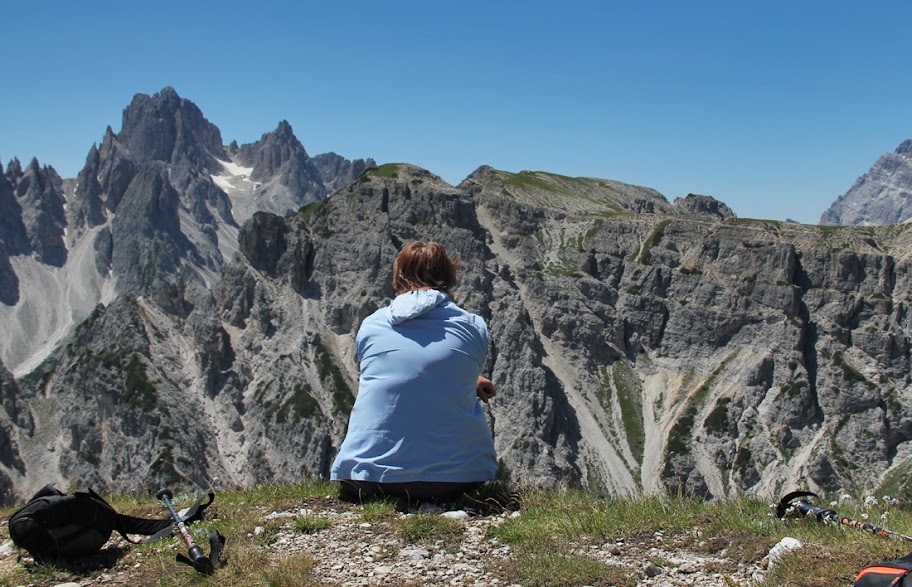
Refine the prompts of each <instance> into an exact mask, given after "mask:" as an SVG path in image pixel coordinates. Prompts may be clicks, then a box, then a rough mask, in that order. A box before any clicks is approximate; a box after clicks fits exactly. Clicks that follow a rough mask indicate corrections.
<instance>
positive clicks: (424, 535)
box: [396, 514, 464, 544]
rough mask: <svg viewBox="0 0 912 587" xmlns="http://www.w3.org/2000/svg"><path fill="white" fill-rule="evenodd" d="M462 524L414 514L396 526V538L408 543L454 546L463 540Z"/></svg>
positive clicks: (442, 518) (432, 515)
mask: <svg viewBox="0 0 912 587" xmlns="http://www.w3.org/2000/svg"><path fill="white" fill-rule="evenodd" d="M463 531H464V528H463V525H462V523H461V522H458V521H456V520H452V519H450V518H445V517H443V516H441V515H438V514H414V515H411V516H407V517H405V518H402V519H401V520H399V521H398V523H397V524H396V536H398V537H399V538H401V539H402V540H404V541H406V542H414V543H425V544H427V543H431V544H432V543H435V542H443V543H445V544H453V543H455V542H457V541H458V540H460V539H461V538H462V534H463Z"/></svg>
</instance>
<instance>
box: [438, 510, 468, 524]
mask: <svg viewBox="0 0 912 587" xmlns="http://www.w3.org/2000/svg"><path fill="white" fill-rule="evenodd" d="M440 515H441V516H443V517H444V518H449V519H451V520H459V521H460V522H465V521H466V520H468V519H469V514H467V513H466V512H464V511H462V510H455V511H452V512H443V513H442V514H440Z"/></svg>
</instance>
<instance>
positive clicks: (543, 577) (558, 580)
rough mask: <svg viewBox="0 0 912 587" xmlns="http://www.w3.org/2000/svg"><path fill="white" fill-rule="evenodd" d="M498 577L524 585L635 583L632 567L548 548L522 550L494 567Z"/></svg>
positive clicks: (617, 586)
mask: <svg viewBox="0 0 912 587" xmlns="http://www.w3.org/2000/svg"><path fill="white" fill-rule="evenodd" d="M496 573H497V575H499V577H500V578H501V580H504V581H506V582H507V583H508V584H509V583H515V584H519V585H522V586H523V587H568V586H574V585H596V584H598V585H612V586H613V587H635V585H636V584H637V580H636V577H635V576H634V574H633V572H632V571H631V569H626V568H625V569H621V568H618V567H614V566H609V565H607V564H605V563H603V562H602V561H599V560H595V559H592V558H587V557H581V556H572V555H566V554H561V553H559V552H553V551H547V550H535V551H528V552H521V553H519V554H518V555H517V556H514V557H512V558H510V559H508V560H507V561H505V562H503V563H501V564H500V565H499V567H498V568H497V571H496Z"/></svg>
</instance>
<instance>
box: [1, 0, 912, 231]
mask: <svg viewBox="0 0 912 587" xmlns="http://www.w3.org/2000/svg"><path fill="white" fill-rule="evenodd" d="M3 15H4V21H5V26H4V27H3V29H4V30H3V33H2V35H0V54H2V55H3V56H4V57H5V59H4V62H5V63H6V67H5V68H4V73H3V75H2V76H0V157H2V159H3V161H4V163H5V162H6V161H8V160H9V159H10V158H12V157H14V156H16V157H19V158H20V159H24V160H28V159H30V158H31V157H33V156H37V157H38V159H39V161H41V162H42V163H44V164H50V165H53V166H54V167H55V168H57V170H58V171H59V172H60V173H61V175H63V176H64V177H75V175H76V174H77V173H78V171H79V169H80V168H81V167H82V165H83V163H84V161H85V156H86V154H87V152H88V150H89V147H90V146H91V145H92V143H94V142H98V141H100V140H101V137H102V136H103V133H104V129H105V127H106V126H108V125H110V126H111V127H112V128H113V129H114V130H115V132H116V131H118V130H119V129H120V122H121V112H122V110H123V108H124V107H125V106H126V105H127V104H128V103H129V102H130V100H131V98H132V96H133V95H134V94H135V93H146V94H153V93H155V92H157V91H159V90H160V89H161V88H163V87H164V86H168V85H170V86H173V87H174V88H175V89H176V90H177V92H178V93H179V94H180V95H181V96H182V97H185V98H188V99H190V100H192V101H194V102H195V103H196V104H197V105H199V107H200V108H201V109H202V111H203V113H204V114H205V115H206V117H207V118H208V119H209V120H210V121H212V122H213V123H215V124H216V125H218V126H219V127H220V128H221V130H222V137H223V139H224V140H225V142H226V143H227V142H230V141H231V140H232V139H236V140H237V141H238V142H239V143H245V142H251V141H254V140H256V139H258V138H259V137H260V135H261V134H262V133H264V132H267V131H270V130H273V129H274V128H275V127H276V125H277V123H278V122H279V120H281V119H287V120H288V121H289V122H290V123H291V124H292V127H293V128H294V130H295V134H296V135H297V136H298V138H299V139H300V140H301V142H302V143H303V144H304V146H305V148H307V150H308V152H309V153H311V154H317V153H322V152H326V151H336V152H337V153H339V154H341V155H344V156H346V157H349V158H356V157H373V158H374V159H376V160H377V161H378V162H379V163H383V162H408V163H414V164H416V165H420V166H422V167H425V168H427V169H429V170H431V171H433V172H434V173H437V174H438V175H440V176H442V177H443V178H444V179H446V180H447V181H449V182H451V183H458V182H459V181H460V180H462V179H463V178H464V177H465V176H466V175H468V174H469V173H471V172H472V171H473V170H474V169H475V168H476V167H478V166H479V165H483V164H484V165H491V166H493V167H496V168H499V169H504V170H507V171H520V170H523V169H532V170H542V171H551V172H554V173H560V174H564V175H571V176H590V177H602V178H609V179H615V180H619V181H625V182H629V183H635V184H639V185H644V186H649V187H652V188H655V189H657V190H659V191H660V192H662V193H663V194H664V195H665V196H666V197H667V198H668V199H669V200H673V199H674V198H675V197H679V196H684V195H686V194H687V193H689V192H693V193H701V194H710V195H713V196H715V197H717V198H719V199H720V200H722V201H724V202H726V203H727V204H729V206H731V207H732V208H733V209H734V211H735V212H736V213H737V214H738V215H739V216H741V217H750V218H772V219H785V218H793V219H795V220H798V221H800V222H806V223H816V222H817V220H818V219H819V217H820V214H821V213H822V212H823V211H824V210H825V209H826V208H827V207H828V206H829V205H830V204H831V203H832V202H833V200H834V199H835V198H836V197H837V196H839V195H840V194H842V193H844V192H845V191H846V190H847V189H848V188H849V187H850V186H851V184H852V182H853V181H854V180H855V179H856V177H858V176H859V175H861V174H862V173H864V172H865V171H867V170H868V168H870V166H871V165H872V164H873V163H874V162H875V161H876V160H877V158H878V157H879V156H880V155H881V154H883V153H885V152H892V151H893V150H894V149H895V148H896V146H897V145H898V144H899V143H900V142H901V141H902V140H903V139H906V138H912V100H910V97H912V65H910V64H912V59H910V57H912V52H910V46H912V45H910V41H909V39H910V37H912V34H910V30H912V2H907V1H902V2H900V1H894V2H877V1H876V0H875V1H871V2H858V1H851V2H843V1H835V2H823V1H819V2H800V1H796V0H790V1H763V2H735V1H731V0H727V1H719V2H702V1H694V2H682V1H680V0H675V1H667V2H666V1H630V2H610V1H599V2H596V1H593V2H577V1H573V0H565V1H563V2H560V3H558V2H537V1H516V2H506V1H498V0H488V1H485V2H477V1H474V0H472V1H469V0H460V1H445V0H430V1H429V0H421V1H411V0H409V1H396V0H389V1H378V0H371V1H367V0H363V1H362V0H353V1H348V2H332V1H330V0H323V1H322V2H320V3H311V2H306V1H305V2H287V3H277V2H270V1H268V0H261V1H259V2H249V1H248V2H233V1H228V0H226V1H220V2H202V1H200V2H188V1H186V0H184V1H181V2H175V1H171V0H160V1H157V2H123V0H118V1H116V2H101V1H99V2H71V1H59V2H44V1H40V0H33V1H31V2H28V3H25V2H21V3H15V4H11V5H9V6H6V7H5V9H4V10H3Z"/></svg>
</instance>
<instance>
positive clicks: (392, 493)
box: [339, 480, 484, 502]
mask: <svg viewBox="0 0 912 587" xmlns="http://www.w3.org/2000/svg"><path fill="white" fill-rule="evenodd" d="M339 484H340V486H341V491H340V492H339V499H341V500H343V501H353V502H360V501H368V500H371V499H383V498H386V497H392V498H396V499H406V500H409V501H446V500H451V499H456V498H458V497H459V496H461V495H462V494H463V493H466V492H467V491H472V490H473V489H477V488H478V487H481V486H482V485H483V484H484V483H482V482H481V481H472V482H469V483H438V482H433V481H411V482H409V483H377V482H376V481H353V480H343V481H339Z"/></svg>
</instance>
